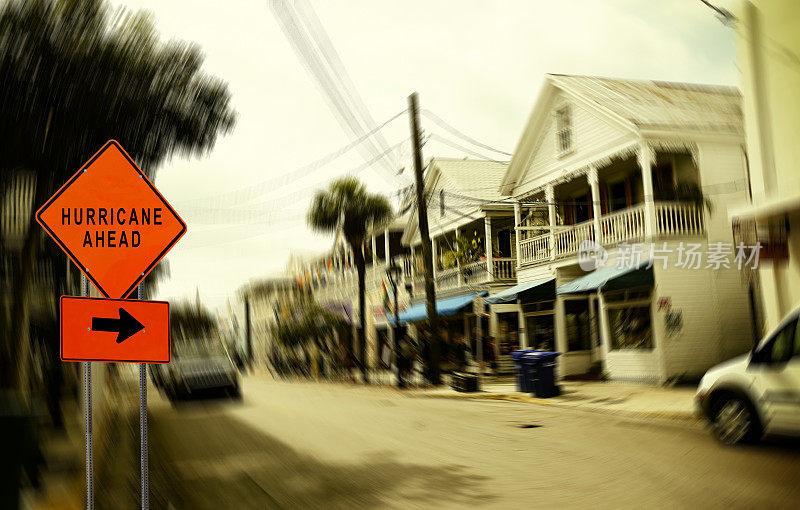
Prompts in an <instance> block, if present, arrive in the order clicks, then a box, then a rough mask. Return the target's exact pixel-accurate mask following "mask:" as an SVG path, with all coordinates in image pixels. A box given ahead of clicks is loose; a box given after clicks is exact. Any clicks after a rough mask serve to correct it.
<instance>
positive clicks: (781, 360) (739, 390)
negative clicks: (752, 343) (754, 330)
mask: <svg viewBox="0 0 800 510" xmlns="http://www.w3.org/2000/svg"><path fill="white" fill-rule="evenodd" d="M798 315H800V307H798V308H796V309H795V310H794V311H792V312H791V313H790V314H789V315H788V316H787V317H786V318H785V319H784V320H783V321H782V322H781V323H780V324H779V325H778V327H776V328H775V329H774V330H772V331H771V332H770V333H769V334H768V335H767V336H766V337H764V339H762V340H761V342H759V343H758V345H757V346H756V347H755V348H754V349H753V351H752V352H750V353H749V354H746V355H743V356H740V357H738V358H734V359H732V360H728V361H726V362H725V363H721V364H719V365H717V366H715V367H713V368H711V369H709V371H708V372H706V374H705V375H704V376H703V379H701V380H700V384H699V386H698V388H697V395H696V396H695V402H696V404H697V406H698V407H699V408H700V410H701V411H702V412H703V414H704V415H705V416H706V417H707V418H708V420H709V422H710V423H711V424H712V428H713V430H714V434H715V436H716V437H717V439H719V440H720V441H721V442H722V443H725V444H735V443H738V442H742V441H756V440H758V439H760V438H761V436H762V435H764V434H765V433H769V434H772V433H777V434H790V435H800V325H799V324H798Z"/></svg>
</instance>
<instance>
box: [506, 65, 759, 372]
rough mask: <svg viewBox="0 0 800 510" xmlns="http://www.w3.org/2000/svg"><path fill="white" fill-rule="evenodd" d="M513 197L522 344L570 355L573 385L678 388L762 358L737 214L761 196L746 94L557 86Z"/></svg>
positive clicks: (535, 121) (679, 87)
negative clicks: (670, 384) (718, 256)
mask: <svg viewBox="0 0 800 510" xmlns="http://www.w3.org/2000/svg"><path fill="white" fill-rule="evenodd" d="M501 191H502V192H503V193H505V194H507V195H509V196H513V197H515V198H516V200H517V202H518V203H517V206H516V210H515V215H516V219H515V223H516V225H517V232H518V236H517V239H518V241H517V243H518V246H517V253H518V254H519V256H518V258H517V262H518V268H517V276H518V281H519V284H520V286H519V288H518V291H519V292H518V296H517V298H518V299H517V301H518V303H519V304H520V305H521V308H522V309H521V311H520V315H521V316H520V321H519V322H520V325H521V327H520V337H521V342H520V343H521V345H522V346H526V347H533V348H546V349H555V350H556V351H559V352H562V353H563V356H562V357H561V358H560V369H561V375H570V374H578V373H583V372H586V371H587V370H589V369H590V368H591V367H593V366H594V367H595V368H596V369H601V370H603V371H605V372H606V373H607V374H608V375H609V376H610V377H611V378H613V379H625V380H643V381H654V382H664V381H666V380H669V379H672V378H679V377H696V376H699V375H701V374H702V373H703V372H704V371H705V370H706V369H707V368H708V367H710V366H712V365H714V364H715V363H718V362H720V361H722V360H724V359H727V358H730V357H731V356H733V355H736V354H739V353H740V352H744V351H746V350H747V349H748V348H749V347H751V346H752V345H753V341H754V339H753V335H752V333H751V332H752V331H753V328H752V317H751V315H752V314H751V302H750V300H749V296H750V295H751V294H752V292H751V285H754V284H755V283H754V282H753V277H752V276H753V275H752V272H750V271H747V270H745V269H743V270H739V269H738V268H737V267H736V265H735V264H733V265H732V264H731V262H732V261H733V258H734V255H735V253H734V249H733V248H734V247H733V243H732V241H733V239H732V231H731V227H730V223H729V221H728V218H727V214H726V204H728V203H729V202H731V201H736V200H741V201H745V200H747V197H748V176H747V163H746V153H745V150H744V133H743V129H742V119H741V98H740V95H739V93H738V91H737V90H735V89H732V88H726V87H712V86H704V85H690V84H679V83H663V82H651V81H631V80H614V79H607V78H596V77H587V76H568V75H548V76H547V77H546V80H545V84H544V86H543V87H542V90H541V93H540V95H539V98H538V100H537V102H536V105H535V107H534V109H533V112H532V114H531V117H530V120H529V122H528V125H527V126H526V128H525V130H524V132H523V134H522V137H521V139H520V141H519V144H518V146H517V150H516V151H515V154H514V158H513V159H512V161H511V164H510V166H509V169H508V173H507V175H506V177H505V178H504V180H503V183H502V186H501ZM587 242H589V244H587ZM582 243H583V246H584V249H585V248H586V247H590V248H592V249H594V250H596V252H597V253H599V254H600V255H602V260H601V262H604V264H603V267H598V268H596V269H594V270H593V271H592V270H591V269H592V268H591V267H589V268H588V269H589V271H587V268H586V267H583V266H584V264H581V260H580V257H581V249H582V248H581V246H582ZM690 247H691V251H692V252H693V253H698V252H699V253H700V259H701V260H700V261H699V264H695V263H694V261H692V263H691V264H686V259H687V258H688V255H687V250H689V249H690ZM720 250H723V251H725V252H726V254H727V260H728V263H727V264H723V265H720V264H709V263H708V260H707V257H708V254H709V253H711V252H712V251H716V252H719V251H720ZM584 255H586V254H585V253H584ZM600 255H598V257H599V256H600ZM606 257H607V259H606ZM596 261H597V258H596V257H595V258H594V259H590V260H589V262H596ZM550 289H553V291H550ZM531 296H532V297H531ZM511 297H513V296H511ZM507 298H508V296H507Z"/></svg>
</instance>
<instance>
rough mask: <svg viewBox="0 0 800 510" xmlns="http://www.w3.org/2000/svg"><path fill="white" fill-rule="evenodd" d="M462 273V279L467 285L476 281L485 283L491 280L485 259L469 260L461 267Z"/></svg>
mask: <svg viewBox="0 0 800 510" xmlns="http://www.w3.org/2000/svg"><path fill="white" fill-rule="evenodd" d="M462 270H463V273H464V281H465V282H466V284H467V285H475V284H477V283H486V282H488V281H491V279H492V275H490V274H489V271H487V269H486V261H485V260H479V261H477V262H471V263H469V264H467V265H466V266H464V267H463V268H462Z"/></svg>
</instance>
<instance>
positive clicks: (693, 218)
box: [519, 202, 705, 264]
mask: <svg viewBox="0 0 800 510" xmlns="http://www.w3.org/2000/svg"><path fill="white" fill-rule="evenodd" d="M599 223H600V232H599V233H598V234H599V235H598V236H597V238H595V231H594V221H593V220H590V221H585V222H583V223H579V224H577V225H574V226H571V227H567V228H565V229H563V230H558V231H556V232H554V233H553V240H554V246H555V252H553V250H552V248H551V246H550V234H543V235H539V236H536V237H533V238H530V239H525V240H522V241H520V243H519V250H520V253H519V257H520V263H521V264H539V263H543V262H545V261H548V260H553V259H562V258H565V257H569V256H572V255H575V254H576V253H577V252H578V249H579V247H580V244H581V243H582V242H583V241H585V240H587V239H593V240H594V239H596V240H597V242H599V243H600V244H602V245H605V246H612V245H616V244H619V243H623V242H626V243H635V242H641V241H643V240H644V239H645V235H646V231H645V205H644V204H637V205H635V206H633V207H630V208H628V209H623V210H621V211H617V212H614V213H611V214H606V215H604V216H602V217H601V218H600V222H599ZM654 230H655V232H654V235H656V236H658V237H681V236H697V235H702V234H703V233H704V232H705V223H704V219H703V207H702V206H699V205H696V204H692V203H685V202H656V203H655V225H654Z"/></svg>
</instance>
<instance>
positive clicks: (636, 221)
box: [576, 204, 645, 251]
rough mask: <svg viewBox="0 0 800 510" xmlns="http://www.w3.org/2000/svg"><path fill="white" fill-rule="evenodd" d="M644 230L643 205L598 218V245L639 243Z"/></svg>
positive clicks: (642, 237)
mask: <svg viewBox="0 0 800 510" xmlns="http://www.w3.org/2000/svg"><path fill="white" fill-rule="evenodd" d="M644 228H645V227H644V204H638V205H635V206H633V207H629V208H627V209H623V210H621V211H617V212H614V213H611V214H606V215H605V216H602V217H601V218H600V236H601V238H600V244H604V245H613V244H618V243H621V242H623V241H625V242H631V241H634V242H635V241H641V240H643V239H644V233H645V232H644ZM576 251H577V250H576Z"/></svg>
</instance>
